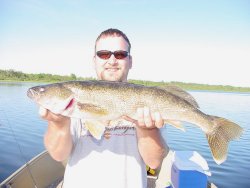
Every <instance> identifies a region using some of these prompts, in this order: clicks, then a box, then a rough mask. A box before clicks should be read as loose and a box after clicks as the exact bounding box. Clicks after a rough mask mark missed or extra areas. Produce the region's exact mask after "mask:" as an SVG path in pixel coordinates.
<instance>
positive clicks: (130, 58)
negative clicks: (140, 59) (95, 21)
mask: <svg viewBox="0 0 250 188" xmlns="http://www.w3.org/2000/svg"><path fill="white" fill-rule="evenodd" d="M129 60H130V61H129V69H131V68H132V65H133V58H132V56H131V55H129Z"/></svg>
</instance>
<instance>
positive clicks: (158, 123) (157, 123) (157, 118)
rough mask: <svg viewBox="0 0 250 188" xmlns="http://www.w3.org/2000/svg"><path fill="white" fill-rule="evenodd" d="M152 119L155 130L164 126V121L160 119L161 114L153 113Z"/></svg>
mask: <svg viewBox="0 0 250 188" xmlns="http://www.w3.org/2000/svg"><path fill="white" fill-rule="evenodd" d="M154 118H155V126H156V127H157V128H162V127H163V125H164V121H163V119H162V117H161V114H160V113H159V112H155V113H154Z"/></svg>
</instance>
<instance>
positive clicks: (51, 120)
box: [39, 106, 70, 128]
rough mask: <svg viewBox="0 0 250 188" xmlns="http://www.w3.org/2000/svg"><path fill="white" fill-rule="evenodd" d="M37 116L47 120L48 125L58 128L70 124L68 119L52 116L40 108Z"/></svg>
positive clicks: (52, 114) (57, 115)
mask: <svg viewBox="0 0 250 188" xmlns="http://www.w3.org/2000/svg"><path fill="white" fill-rule="evenodd" d="M39 115H40V116H41V118H42V119H44V120H47V121H48V123H49V125H50V124H53V125H56V126H57V127H58V128H59V127H62V126H64V125H69V124H70V118H69V117H66V116H62V115H60V114H54V113H52V112H51V111H49V110H47V109H45V108H43V107H41V106H40V108H39Z"/></svg>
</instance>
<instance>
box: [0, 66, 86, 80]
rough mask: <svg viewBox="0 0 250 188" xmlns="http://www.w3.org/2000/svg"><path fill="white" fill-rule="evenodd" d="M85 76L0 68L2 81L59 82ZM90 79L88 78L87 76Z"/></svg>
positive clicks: (79, 78) (80, 78)
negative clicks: (35, 72)
mask: <svg viewBox="0 0 250 188" xmlns="http://www.w3.org/2000/svg"><path fill="white" fill-rule="evenodd" d="M85 79H87V78H82V77H77V76H76V75H75V74H70V75H69V76H67V75H64V76H62V75H54V74H45V73H39V74H27V73H23V72H21V71H15V70H12V69H10V70H0V80H2V81H34V82H36V81H39V82H40V81H41V82H59V81H69V80H85ZM89 79H90V78H89Z"/></svg>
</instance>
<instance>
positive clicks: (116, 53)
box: [96, 50, 129, 59]
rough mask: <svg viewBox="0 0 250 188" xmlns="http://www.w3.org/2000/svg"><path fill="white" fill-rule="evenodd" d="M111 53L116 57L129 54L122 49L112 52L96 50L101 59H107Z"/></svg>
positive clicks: (124, 56) (119, 57)
mask: <svg viewBox="0 0 250 188" xmlns="http://www.w3.org/2000/svg"><path fill="white" fill-rule="evenodd" d="M112 54H113V55H114V56H115V58H116V59H124V58H126V57H127V56H128V55H129V53H128V52H127V51H123V50H118V51H114V52H111V51H108V50H101V51H97V52H96V55H97V56H98V57H99V58H101V59H109V58H110V57H111V55H112Z"/></svg>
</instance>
